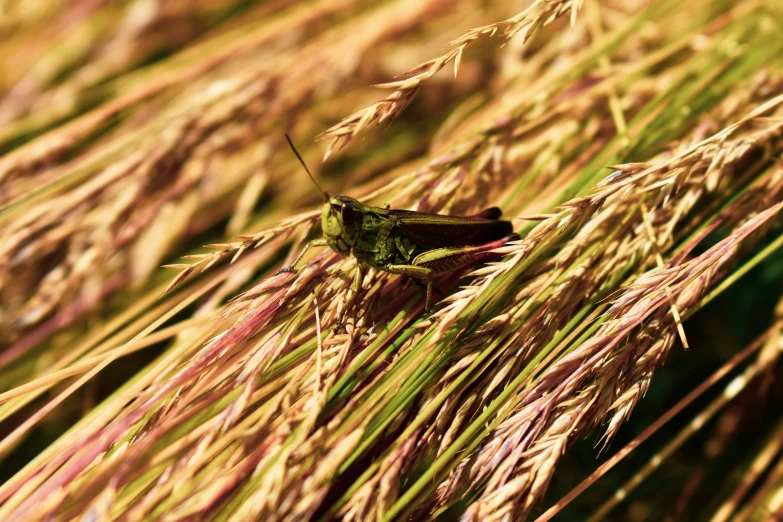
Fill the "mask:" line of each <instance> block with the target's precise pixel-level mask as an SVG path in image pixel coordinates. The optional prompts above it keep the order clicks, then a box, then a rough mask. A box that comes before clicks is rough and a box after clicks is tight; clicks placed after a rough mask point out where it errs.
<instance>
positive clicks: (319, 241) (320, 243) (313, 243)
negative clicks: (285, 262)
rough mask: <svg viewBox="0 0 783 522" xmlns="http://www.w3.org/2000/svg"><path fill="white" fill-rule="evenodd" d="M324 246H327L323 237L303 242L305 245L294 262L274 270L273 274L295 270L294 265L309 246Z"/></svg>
mask: <svg viewBox="0 0 783 522" xmlns="http://www.w3.org/2000/svg"><path fill="white" fill-rule="evenodd" d="M325 246H329V245H328V244H327V243H326V240H325V239H313V240H312V241H308V242H307V243H305V246H304V248H303V249H302V251H301V252H300V253H299V255H298V256H296V259H294V262H293V263H291V265H290V266H287V267H286V268H281V269H280V270H278V271H277V272H275V275H278V274H282V273H284V272H296V265H297V264H299V261H301V260H302V258H303V257H304V255H305V252H307V249H308V248H310V247H325Z"/></svg>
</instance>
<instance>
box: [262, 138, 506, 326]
mask: <svg viewBox="0 0 783 522" xmlns="http://www.w3.org/2000/svg"><path fill="white" fill-rule="evenodd" d="M286 139H287V140H288V144H289V145H290V146H291V150H293V151H294V154H295V155H296V157H297V159H298V160H299V162H300V163H301V164H302V166H303V167H304V169H305V171H306V172H307V175H308V176H309V177H310V179H311V180H312V182H313V183H314V184H315V186H316V187H317V188H318V190H319V191H320V192H321V194H323V197H324V206H323V211H322V212H321V230H322V231H323V238H322V239H316V240H313V241H310V242H309V243H307V244H306V245H305V247H304V249H303V250H302V252H301V253H300V254H299V255H298V256H297V257H296V259H295V260H294V262H293V263H291V266H289V267H288V268H284V269H282V270H279V271H278V272H277V273H278V274H279V273H282V272H295V271H296V265H297V264H298V263H299V261H300V260H301V259H302V257H303V256H304V254H305V252H307V250H308V249H309V248H311V247H327V246H328V247H329V248H331V249H332V250H334V251H335V252H337V253H338V254H340V255H342V256H350V255H352V254H353V256H354V257H356V259H357V260H358V261H359V269H358V270H356V272H355V274H354V281H353V285H352V290H353V291H354V293H355V294H356V293H358V291H359V288H360V287H361V281H362V267H363V266H370V267H373V268H375V269H377V270H382V271H384V272H389V273H392V274H399V275H404V276H408V277H410V278H412V279H413V280H414V281H419V282H424V283H426V289H427V291H426V299H425V310H426V311H429V307H430V302H431V296H432V281H433V280H434V279H435V278H437V277H440V276H442V275H445V274H449V273H452V272H455V271H457V270H460V269H462V268H465V267H467V266H470V265H473V264H477V263H481V262H484V261H486V260H488V259H491V258H493V257H497V254H493V252H492V250H494V249H496V248H498V247H500V246H503V245H504V244H505V243H506V242H508V241H511V240H514V239H519V236H518V235H517V234H515V233H514V231H513V229H512V225H511V222H509V221H503V220H501V219H500V216H501V215H502V212H501V210H500V209H499V208H498V207H491V208H488V209H486V210H483V211H482V212H479V213H478V214H475V215H472V216H447V215H442V214H429V213H426V212H415V211H411V210H391V209H390V208H389V207H388V205H387V206H386V207H384V208H381V207H373V206H370V205H365V204H364V203H361V202H359V201H357V200H355V199H353V198H350V197H348V196H332V197H329V194H327V193H326V191H324V190H323V189H322V188H321V186H320V185H319V184H318V182H317V181H315V178H314V177H313V175H312V174H311V173H310V169H308V168H307V165H306V164H305V162H304V160H303V159H302V156H300V155H299V152H298V151H297V150H296V147H295V146H294V144H293V142H292V141H291V138H289V137H288V135H287V134H286Z"/></svg>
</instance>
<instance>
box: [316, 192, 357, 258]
mask: <svg viewBox="0 0 783 522" xmlns="http://www.w3.org/2000/svg"><path fill="white" fill-rule="evenodd" d="M361 228H362V212H361V203H359V202H358V201H356V200H355V199H353V198H349V197H346V196H334V197H332V198H330V199H329V201H328V202H327V203H324V209H323V212H322V213H321V230H323V233H324V238H326V242H327V243H328V244H329V246H330V247H331V249H332V250H334V251H335V252H337V253H338V254H342V255H347V254H349V253H350V251H351V247H353V246H354V245H355V244H356V242H357V241H358V240H359V231H360V230H361Z"/></svg>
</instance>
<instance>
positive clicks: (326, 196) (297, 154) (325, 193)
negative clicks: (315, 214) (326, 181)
mask: <svg viewBox="0 0 783 522" xmlns="http://www.w3.org/2000/svg"><path fill="white" fill-rule="evenodd" d="M285 139H287V140H288V145H290V147H291V150H292V151H294V154H296V159H298V160H299V163H301V164H302V166H303V167H304V169H305V172H307V175H308V176H310V179H311V180H312V181H313V183H315V186H316V187H318V190H319V191H320V192H321V194H323V195H324V201H325V202H327V203H329V194H327V192H326V191H325V190H324V189H322V188H321V185H319V184H318V182H317V181H316V180H315V178H314V177H313V175H312V174H311V173H310V169H308V168H307V164H306V163H305V162H304V160H303V159H302V156H300V155H299V151H298V150H296V147H294V142H293V141H291V138H290V137H289V136H288V134H286V135H285Z"/></svg>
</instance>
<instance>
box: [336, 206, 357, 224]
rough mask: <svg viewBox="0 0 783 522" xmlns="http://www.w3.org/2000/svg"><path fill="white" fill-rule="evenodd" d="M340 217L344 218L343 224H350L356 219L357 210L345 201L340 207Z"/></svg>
mask: <svg viewBox="0 0 783 522" xmlns="http://www.w3.org/2000/svg"><path fill="white" fill-rule="evenodd" d="M340 217H341V218H342V220H343V225H350V224H351V223H353V222H354V221H356V212H354V210H353V209H352V208H351V207H349V206H348V205H346V204H345V203H343V204H342V206H341V207H340Z"/></svg>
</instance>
